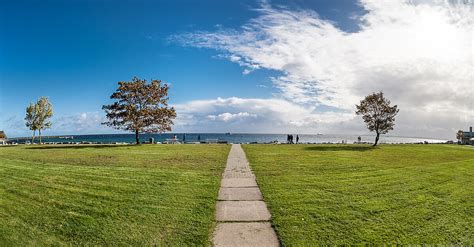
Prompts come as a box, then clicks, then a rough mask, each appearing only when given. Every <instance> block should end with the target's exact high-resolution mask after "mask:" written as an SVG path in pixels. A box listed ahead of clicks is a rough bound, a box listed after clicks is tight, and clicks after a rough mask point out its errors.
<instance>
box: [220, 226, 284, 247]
mask: <svg viewBox="0 0 474 247" xmlns="http://www.w3.org/2000/svg"><path fill="white" fill-rule="evenodd" d="M212 243H213V245H214V246H219V247H220V246H268V247H270V246H279V242H278V237H277V236H276V234H275V231H274V230H273V228H272V226H271V224H270V223H268V222H251V223H219V224H217V227H216V230H215V233H214V238H213V240H212Z"/></svg>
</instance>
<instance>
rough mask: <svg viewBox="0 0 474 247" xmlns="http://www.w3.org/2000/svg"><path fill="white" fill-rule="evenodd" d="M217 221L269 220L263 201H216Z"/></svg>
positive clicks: (268, 213) (269, 216)
mask: <svg viewBox="0 0 474 247" xmlns="http://www.w3.org/2000/svg"><path fill="white" fill-rule="evenodd" d="M216 209H217V210H216V211H217V212H216V220H217V221H225V222H229V221H239V222H240V221H269V220H270V218H271V215H270V212H269V211H268V209H267V205H266V204H265V202H263V201H218V202H217V205H216Z"/></svg>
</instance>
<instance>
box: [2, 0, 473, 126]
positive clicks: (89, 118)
mask: <svg viewBox="0 0 474 247" xmlns="http://www.w3.org/2000/svg"><path fill="white" fill-rule="evenodd" d="M368 2H370V1H365V2H364V1H363V2H357V1H349V0H339V1H331V0H317V1H315V0H295V1H268V2H267V1H263V2H262V1H251V0H246V1H217V0H216V1H191V0H188V1H48V0H47V1H21V0H20V1H1V2H0V18H1V21H0V129H5V130H6V131H7V133H11V134H10V135H29V132H28V131H27V130H26V129H25V128H24V127H23V126H22V125H23V123H22V119H23V116H24V111H25V107H26V106H27V105H28V103H29V102H32V101H34V100H36V99H37V98H38V97H39V96H48V97H49V98H50V100H51V101H52V103H53V104H54V109H55V117H54V119H53V120H54V121H53V123H54V124H55V126H56V128H55V127H54V126H53V128H52V129H51V130H49V131H47V132H46V133H47V134H48V133H49V134H66V133H74V134H86V133H111V132H113V131H112V130H111V129H108V128H106V127H103V126H100V124H98V123H99V122H100V120H101V119H102V117H103V113H102V111H101V106H102V105H103V104H106V103H108V102H109V100H108V96H109V95H110V94H111V93H112V92H113V91H114V89H115V87H116V83H117V82H118V81H120V80H129V79H131V78H132V77H133V76H139V77H142V78H147V79H150V78H153V79H161V80H164V81H165V82H168V83H171V86H172V89H171V95H170V97H171V103H172V104H173V105H176V106H177V109H178V110H179V111H178V114H179V113H182V114H181V116H180V117H179V118H178V120H177V125H176V128H175V130H176V131H185V132H207V131H212V130H217V131H222V132H227V131H241V132H268V131H270V132H281V133H284V132H285V130H287V129H288V126H286V125H291V126H292V127H291V126H290V128H294V129H295V130H298V129H301V130H302V132H309V133H311V132H313V131H317V132H319V131H320V130H322V131H328V132H340V131H339V130H337V129H331V128H328V127H327V126H326V125H334V123H335V122H334V121H336V122H337V123H338V124H342V126H345V127H344V129H346V130H347V131H348V132H357V133H360V132H363V131H364V128H363V126H362V128H359V127H358V125H361V123H360V122H359V123H358V124H356V123H355V121H352V122H351V121H348V120H347V116H346V115H347V114H349V113H350V112H352V111H351V110H350V109H348V108H347V107H345V106H343V105H338V104H333V102H325V101H324V100H322V99H321V97H320V98H318V99H316V100H314V101H312V100H308V101H302V100H301V101H299V100H295V98H296V99H305V97H306V96H308V97H310V95H315V94H316V95H319V96H321V95H322V94H324V87H323V88H322V89H321V88H320V86H321V85H323V84H324V83H323V84H321V83H322V82H321V81H323V80H324V79H323V77H321V76H319V75H315V76H314V78H313V77H311V78H303V79H302V78H300V77H299V78H296V79H295V77H294V76H295V75H296V74H295V73H296V72H295V71H293V70H292V69H291V68H293V67H295V66H296V67H297V68H298V66H299V64H300V62H299V61H297V62H294V61H292V62H291V63H290V64H287V65H283V66H280V65H279V64H278V63H279V62H278V61H277V60H272V59H273V57H271V56H270V57H267V58H261V57H260V56H259V54H257V53H255V52H249V50H251V49H254V50H255V49H256V50H264V49H265V47H263V46H259V47H253V46H251V47H244V46H243V45H242V44H243V43H238V44H236V43H229V42H228V41H225V38H229V37H231V38H232V39H234V40H239V39H240V37H239V34H244V33H245V32H246V31H245V30H246V29H245V27H249V26H250V29H251V31H252V34H255V33H258V32H262V33H265V32H267V31H268V29H269V28H272V27H278V26H279V27H283V29H284V30H289V31H292V32H293V34H294V35H293V37H294V36H299V32H302V31H304V30H306V29H302V30H297V29H296V30H293V29H295V27H297V26H298V25H300V24H301V26H302V27H303V28H304V27H305V25H307V24H308V21H307V20H306V19H304V18H313V20H317V21H322V22H324V23H326V24H327V25H330V26H332V27H331V30H333V29H334V30H335V32H336V31H337V32H340V33H358V32H361V26H360V25H361V23H363V21H362V20H361V17H363V16H364V15H366V14H367V12H368V11H369V12H370V11H375V9H376V8H375V7H372V6H371V5H370V3H368ZM371 8H372V9H371ZM377 11H379V10H377ZM280 14H283V15H294V16H296V18H292V19H291V18H290V22H291V21H295V24H296V25H289V26H287V27H285V25H286V23H278V20H279V19H278V18H280V17H279V15H280ZM387 15H390V13H387ZM265 18H273V19H271V20H272V21H270V23H272V24H271V25H273V26H270V25H269V26H261V25H260V24H261V23H260V24H259V25H260V26H252V25H253V24H252V23H259V21H260V22H262V21H263V22H265V21H267V20H266V19H265ZM290 24H291V23H290ZM309 24H310V25H309V27H310V29H308V30H307V31H308V32H306V31H304V32H305V33H304V34H302V35H301V37H308V36H309V37H311V36H313V35H311V32H318V30H313V29H311V25H312V24H311V23H309ZM372 25H375V24H372ZM321 28H322V27H321ZM319 31H321V30H319ZM328 32H329V31H327V30H326V32H323V34H321V33H315V35H314V36H318V35H323V36H321V39H318V40H317V41H316V42H315V44H314V45H316V46H317V45H318V44H317V42H319V41H320V40H323V39H325V38H328V36H324V35H326V34H327V33H328ZM235 34H237V36H232V35H235ZM209 35H214V36H213V37H217V39H220V41H216V40H210V39H209V37H210V36H209ZM270 35H271V33H266V34H265V36H268V37H266V38H264V39H265V40H263V41H268V40H272V39H271V38H272V37H270ZM255 36H258V35H255ZM255 36H252V37H255ZM309 37H308V38H309ZM273 38H274V37H273ZM280 38H281V37H280ZM376 38H377V37H376ZM203 39H204V40H206V44H203V43H202V41H203ZM256 39H257V40H244V41H245V42H248V43H254V42H258V41H262V40H258V39H259V38H256ZM285 39H286V38H285ZM188 41H189V42H188ZM300 41H301V40H300ZM309 41H310V40H309ZM213 42H214V43H213ZM226 42H227V43H226ZM222 44H224V45H222ZM265 45H268V47H272V48H273V47H275V46H274V45H275V44H270V43H268V42H265ZM321 45H326V44H325V43H324V44H321ZM327 50H328V51H330V49H329V48H328V49H327ZM278 52H282V51H272V53H271V54H277V53H278ZM285 52H286V51H285ZM308 53H311V51H310V50H308ZM290 54H291V50H290ZM292 56H293V55H292ZM294 56H299V57H303V56H304V55H302V54H298V53H295V54H294ZM262 59H263V60H262ZM310 59H312V58H310ZM285 61H286V60H285ZM274 62H275V63H274ZM306 62H307V61H306V60H305V61H301V63H302V64H303V63H306ZM321 63H328V61H321V60H317V61H314V64H313V65H312V66H318V64H321ZM335 66H337V65H335ZM333 67H334V66H333ZM249 68H250V70H249ZM301 68H303V67H301ZM314 69H315V70H318V68H317V67H316V68H314ZM321 69H323V70H324V69H326V68H321ZM247 70H249V71H250V73H247V72H246V71H247ZM327 73H328V74H331V73H336V72H335V71H328V72H327ZM309 74H310V73H309ZM387 76H392V75H387ZM285 77H289V78H285ZM461 79H462V78H461ZM282 81H284V82H282ZM301 81H309V82H311V83H314V86H311V85H313V84H311V85H310V86H309V87H303V89H301V88H299V89H298V90H299V91H301V90H303V91H304V93H303V94H304V95H303V96H298V95H294V94H293V95H290V94H289V93H291V92H294V91H291V90H288V88H289V87H291V88H293V89H294V88H295V87H301ZM282 84H284V86H282ZM392 86H393V85H392ZM389 88H390V87H389ZM393 91H394V92H395V91H397V90H396V89H393ZM321 92H322V93H321ZM397 92H398V91H397ZM355 95H357V96H358V94H355V93H353V94H351V95H350V96H355ZM292 97H293V98H292ZM331 97H333V96H331ZM407 97H408V98H407V99H405V100H408V99H409V98H410V97H413V96H407ZM336 98H337V97H336V96H334V99H335V100H336ZM232 99H234V100H232ZM235 99H237V101H238V99H242V100H244V101H245V100H257V101H254V103H255V102H263V101H258V100H268V102H267V101H265V103H262V104H264V105H268V106H279V105H285V104H287V103H288V104H289V105H288V107H289V108H291V107H295V109H296V111H301V114H302V115H295V116H291V117H294V118H296V119H297V120H296V121H293V122H285V123H276V122H275V121H274V120H273V119H271V116H273V115H272V114H267V113H268V112H270V111H271V110H268V111H265V113H263V112H258V111H257V110H255V109H252V108H251V107H247V108H245V106H244V105H247V103H248V102H247V101H245V103H240V102H242V101H238V102H239V103H237V104H239V105H238V106H236V105H235V102H236V101H235ZM402 99H403V98H402ZM219 100H220V101H219ZM272 100H273V101H272ZM199 102H201V103H202V104H201V107H198V106H196V105H199ZM204 103H205V104H204ZM351 103H352V102H351ZM471 104H472V103H471ZM209 105H213V107H212V110H211V111H208V110H207V109H209V108H210V107H209ZM249 105H252V103H249ZM352 105H353V104H352ZM202 109H204V110H202ZM201 110H202V111H201ZM277 113H278V112H277ZM277 113H275V114H277ZM326 113H328V114H332V115H334V114H336V115H337V114H340V115H344V114H345V115H344V116H346V117H343V118H334V117H333V116H332V115H331V116H329V118H330V119H334V120H331V121H332V122H331V121H325V120H324V121H321V120H319V119H318V120H314V118H323V117H325V116H324V115H316V116H314V118H313V117H311V116H313V115H314V114H326ZM307 115H310V117H307ZM219 116H221V117H219ZM226 116H227V117H226ZM199 118H202V119H199ZM243 118H245V119H243ZM353 118H354V117H353V116H352V119H353ZM406 118H409V117H406ZM190 119H193V121H189V120H190ZM298 119H299V120H302V119H307V122H304V123H303V122H301V121H299V120H298ZM211 120H212V121H214V122H212V121H211ZM218 120H221V121H220V122H219V121H218ZM216 121H217V122H216ZM305 121H306V120H305ZM421 121H422V122H423V120H421ZM425 121H426V122H427V121H428V119H426V120H425ZM469 121H472V118H471V116H470V114H469V113H468V119H467V120H466V121H464V122H463V121H462V120H461V121H460V123H459V125H460V126H459V127H463V126H462V124H464V123H466V124H467V123H468V122H469ZM295 122H297V123H295ZM353 122H354V123H353ZM273 123H275V125H273ZM269 125H271V126H269ZM406 125H407V126H409V125H410V123H407V124H406ZM447 127H448V128H449V131H450V130H451V128H456V127H457V126H447ZM427 128H429V126H427ZM343 132H344V131H343ZM399 133H400V134H406V135H411V134H412V132H410V131H406V132H404V131H401V132H399ZM447 133H448V132H447ZM427 135H430V133H427Z"/></svg>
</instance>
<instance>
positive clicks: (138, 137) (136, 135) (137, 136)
mask: <svg viewBox="0 0 474 247" xmlns="http://www.w3.org/2000/svg"><path fill="white" fill-rule="evenodd" d="M135 140H136V141H137V145H138V144H140V136H139V133H138V130H135Z"/></svg>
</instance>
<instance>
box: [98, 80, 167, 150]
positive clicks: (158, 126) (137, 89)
mask: <svg viewBox="0 0 474 247" xmlns="http://www.w3.org/2000/svg"><path fill="white" fill-rule="evenodd" d="M168 90H169V87H168V85H167V84H163V85H162V82H161V81H160V80H152V81H151V82H150V83H148V82H147V81H146V80H142V79H139V78H137V77H134V78H133V79H132V81H130V82H125V81H121V82H119V83H118V88H117V90H116V91H115V92H114V93H113V94H112V95H111V96H110V98H111V99H113V100H115V102H114V103H112V104H110V105H104V106H103V107H102V109H104V110H105V112H106V117H107V119H108V121H107V122H105V123H103V124H105V125H107V126H110V127H113V128H115V129H119V130H126V131H131V132H134V133H135V137H136V138H135V139H136V143H137V144H139V143H140V139H139V134H140V133H163V132H166V131H171V126H172V125H173V120H174V119H175V118H176V111H175V109H174V108H173V107H169V106H168V99H169V98H168Z"/></svg>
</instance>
